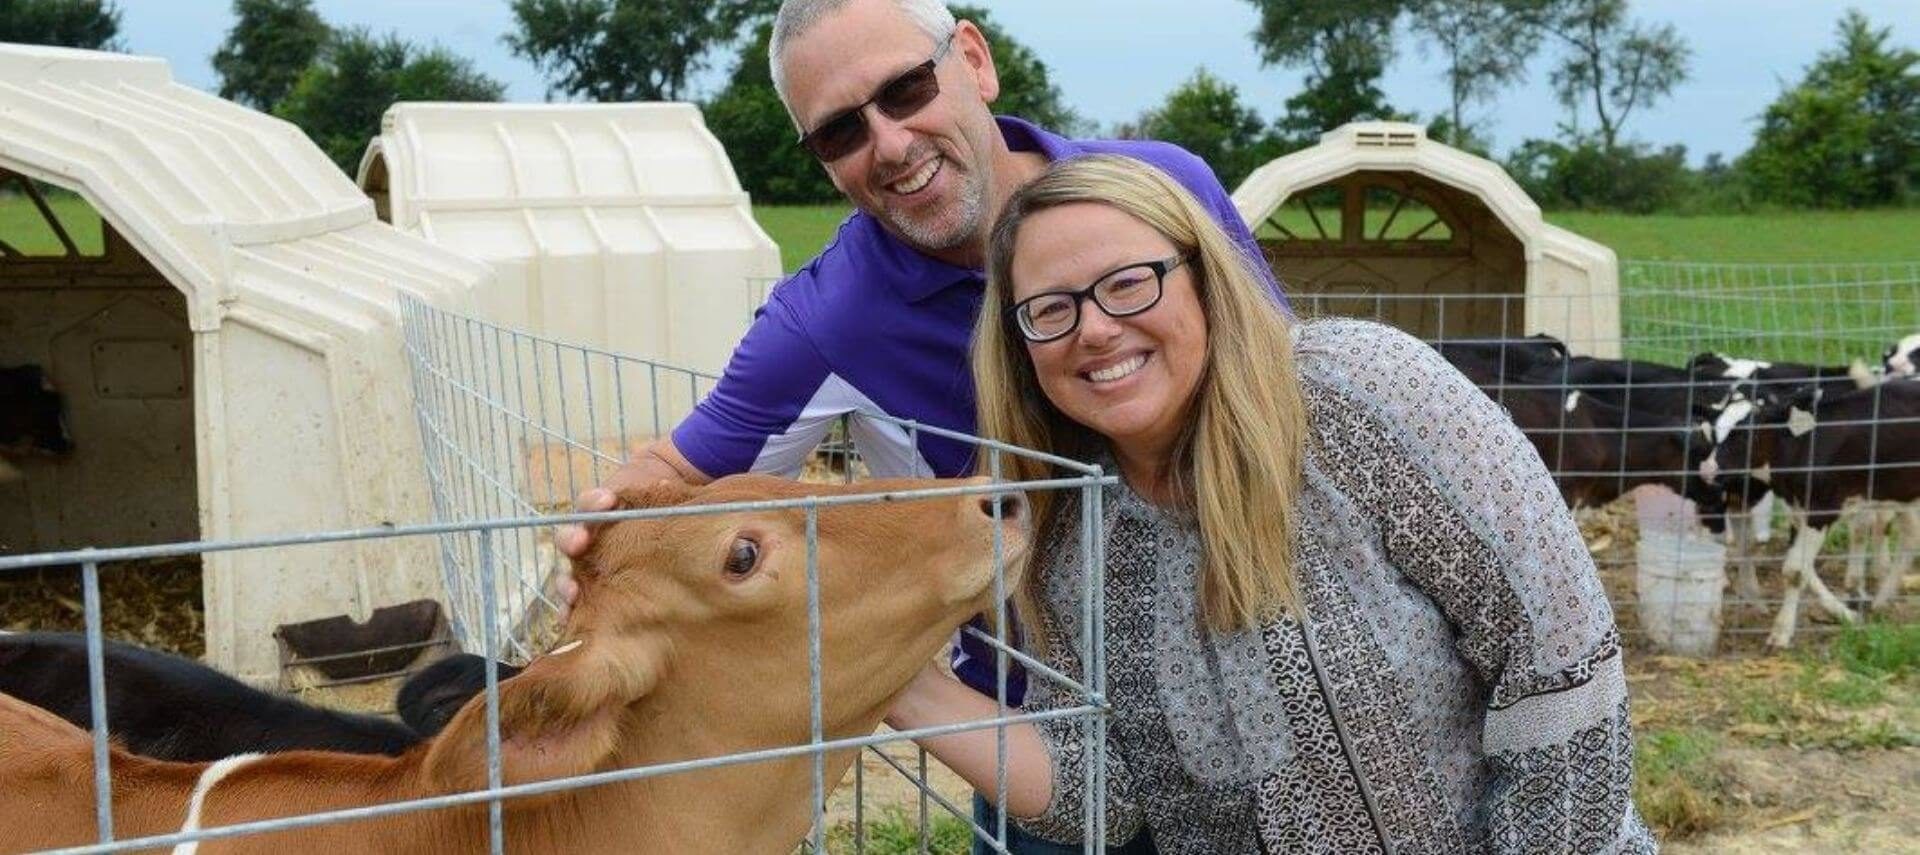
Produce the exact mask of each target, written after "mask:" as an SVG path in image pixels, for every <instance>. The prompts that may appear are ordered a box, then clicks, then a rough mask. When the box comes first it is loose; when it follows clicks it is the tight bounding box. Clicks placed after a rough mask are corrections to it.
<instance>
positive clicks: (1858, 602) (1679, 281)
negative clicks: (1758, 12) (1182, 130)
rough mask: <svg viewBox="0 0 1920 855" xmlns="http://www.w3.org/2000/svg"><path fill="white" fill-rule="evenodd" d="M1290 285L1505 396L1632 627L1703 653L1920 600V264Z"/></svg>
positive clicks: (1298, 305)
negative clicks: (1330, 289)
mask: <svg viewBox="0 0 1920 855" xmlns="http://www.w3.org/2000/svg"><path fill="white" fill-rule="evenodd" d="M1292 299H1293V303H1294V307H1295V310H1296V311H1297V312H1298V313H1299V314H1301V315H1302V316H1303V317H1309V318H1310V317H1316V316H1323V315H1350V316H1355V315H1357V316H1361V317H1370V318H1375V319H1378V320H1381V321H1383V322H1386V323H1391V324H1394V325H1396V326H1400V327H1402V328H1403V329H1407V330H1408V331H1410V332H1412V333H1414V334H1415V335H1418V336H1420V337H1421V338H1423V339H1425V340H1427V341H1428V342H1429V343H1431V344H1433V345H1434V346H1435V347H1436V348H1437V349H1439V350H1440V351H1441V353H1442V354H1443V355H1445V356H1446V357H1447V358H1448V359H1449V360H1450V361H1452V362H1453V363H1454V364H1455V365H1456V366H1457V367H1459V368H1460V369H1461V370H1462V371H1463V372H1464V373H1466V374H1467V375H1468V377H1469V378H1471V379H1472V380H1473V381H1474V382H1475V383H1476V384H1477V385H1479V386H1480V387H1481V388H1482V389H1484V390H1485V391H1486V392H1487V394H1488V395H1489V396H1490V397H1492V398H1494V399H1495V400H1496V401H1499V402H1500V403H1501V404H1502V405H1503V406H1505V407H1506V408H1507V410H1508V412H1509V413H1510V414H1511V415H1512V416H1513V418H1514V420H1515V422H1516V424H1518V425H1519V426H1520V427H1521V428H1522V430H1523V431H1524V432H1525V433H1526V434H1527V436H1528V438H1529V440H1531V441H1532V443H1533V445H1534V446H1535V448H1536V450H1537V451H1539V453H1540V455H1541V458H1542V460H1543V461H1544V462H1545V463H1546V465H1547V468H1548V469H1549V470H1551V471H1552V473H1553V475H1554V478H1555V482H1556V484H1557V485H1558V486H1559V488H1560V491H1561V494H1562V497H1563V499H1565V500H1566V502H1567V503H1568V504H1569V505H1570V506H1572V507H1574V508H1575V509H1576V510H1577V511H1578V516H1579V517H1580V519H1581V522H1582V527H1583V531H1584V532H1585V533H1586V535H1587V539H1588V545H1589V548H1590V549H1591V550H1592V552H1593V554H1594V558H1595V561H1596V564H1597V565H1598V567H1599V568H1600V570H1601V574H1602V578H1603V581H1604V582H1605V583H1606V586H1607V589H1608V592H1609V595H1610V597H1611V598H1612V599H1613V601H1614V604H1615V611H1616V614H1617V616H1618V619H1619V620H1620V622H1621V624H1622V629H1623V630H1624V631H1625V632H1626V633H1628V634H1629V635H1633V636H1639V637H1644V638H1648V639H1650V640H1652V641H1654V642H1655V643H1657V644H1659V645H1661V646H1664V647H1671V648H1675V649H1680V650H1685V651H1688V652H1696V653H1703V652H1707V651H1710V650H1712V649H1714V648H1715V647H1716V646H1717V641H1718V639H1719V638H1720V637H1722V636H1723V635H1724V636H1731V637H1733V638H1734V639H1736V640H1737V639H1740V638H1744V637H1757V636H1760V635H1767V636H1768V638H1769V640H1770V641H1771V642H1772V643H1773V644H1775V645H1785V644H1787V643H1790V641H1791V639H1792V637H1793V633H1794V632H1795V630H1796V629H1802V630H1803V629H1806V628H1809V627H1812V628H1816V629H1822V628H1827V627H1832V626H1837V625H1839V624H1842V623H1846V622H1852V621H1857V620H1861V619H1864V618H1867V617H1869V616H1872V615H1879V616H1882V617H1889V616H1890V618H1891V619H1895V620H1911V619H1912V615H1913V608H1912V607H1913V605H1914V602H1915V601H1914V595H1913V594H1912V593H1911V592H1909V591H1908V590H1907V589H1906V587H1905V586H1904V580H1905V578H1906V575H1907V571H1908V569H1909V568H1910V567H1911V565H1912V564H1913V562H1914V556H1915V552H1916V551H1920V512H1917V511H1916V507H1917V506H1916V505H1915V501H1916V499H1920V483H1917V482H1920V402H1917V401H1916V399H1917V398H1920V381H1916V380H1914V379H1912V378H1911V376H1910V375H1911V374H1912V371H1913V356H1912V355H1913V351H1914V350H1915V349H1916V348H1920V264H1867V265H1735V264H1720V265H1715V264H1682V263H1665V262H1629V263H1627V264H1625V265H1624V266H1623V271H1622V284H1621V287H1620V290H1619V291H1618V292H1617V293H1613V294H1586V293H1582V294H1484V293H1479V294H1421V293H1412V294H1406V293H1391V292H1387V291H1381V292H1379V293H1355V292H1353V291H1352V290H1348V291H1346V292H1343V293H1337V294H1313V293H1306V294H1302V293H1297V292H1296V293H1295V294H1293V295H1292ZM1612 306H1617V309H1614V308H1611V307H1612ZM1609 315H1611V317H1609ZM1610 326H1611V327H1612V328H1610ZM1543 330H1552V331H1554V332H1556V333H1558V335H1555V336H1547V335H1541V334H1540V333H1541V332H1542V331H1543ZM1594 354H1604V355H1606V356H1608V357H1621V358H1596V357H1595V356H1594ZM1628 495H1632V496H1634V497H1636V499H1637V501H1632V502H1619V501H1617V500H1619V499H1621V498H1622V497H1624V496H1628ZM1667 497H1671V499H1668V498H1667ZM1682 497H1684V499H1685V500H1686V501H1687V502H1690V503H1691V505H1690V506H1682V505H1680V502H1681V499H1682ZM1729 587H1730V588H1731V591H1729V590H1727V589H1728V588H1729ZM1803 593H1804V594H1805V595H1807V596H1809V597H1811V598H1812V601H1813V602H1814V603H1815V604H1816V608H1813V609H1811V613H1808V610H1803V609H1801V608H1800V602H1801V598H1802V594H1803Z"/></svg>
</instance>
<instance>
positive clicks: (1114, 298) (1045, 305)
mask: <svg viewBox="0 0 1920 855" xmlns="http://www.w3.org/2000/svg"><path fill="white" fill-rule="evenodd" d="M1185 263H1187V257H1186V256H1185V255H1176V256H1173V257H1172V258H1163V259H1160V260H1159V261H1146V262H1142V263H1140V264H1130V265H1127V266H1126V267H1122V268H1120V269H1118V270H1115V271H1113V272H1111V273H1108V274H1107V275H1105V276H1102V277H1100V281H1098V282H1095V283H1093V284H1092V285H1088V286H1087V287H1085V288H1081V289H1078V290H1075V291H1048V292H1047V293H1045V294H1035V295H1033V296H1031V297H1028V298H1027V299H1025V300H1021V301H1020V302H1018V303H1015V304H1013V306H1012V307H1010V308H1008V309H1007V310H1006V314H1007V316H1008V317H1010V318H1012V319H1013V322H1014V325H1015V326H1018V327H1019V328H1020V335H1021V336H1023V337H1025V338H1026V340H1027V341H1030V342H1034V343H1036V344H1038V343H1040V342H1046V341H1053V340H1054V339H1057V338H1060V337H1062V336H1065V335H1067V334H1068V333H1071V332H1073V331H1074V330H1077V329H1079V328H1080V303H1081V302H1082V301H1084V300H1086V299H1088V298H1092V299H1093V303H1094V305H1096V306H1099V307H1100V311H1103V312H1106V313H1107V316H1108V317H1112V318H1124V317H1128V316H1130V315H1137V314H1140V313H1141V312H1144V311H1146V310H1148V309H1151V308H1153V307H1154V306H1155V305H1156V304H1158V303H1159V302H1160V295H1161V294H1162V293H1163V292H1164V291H1165V290H1166V279H1167V272H1168V271H1171V270H1174V269H1176V268H1178V267H1179V266H1180V265H1182V264H1185Z"/></svg>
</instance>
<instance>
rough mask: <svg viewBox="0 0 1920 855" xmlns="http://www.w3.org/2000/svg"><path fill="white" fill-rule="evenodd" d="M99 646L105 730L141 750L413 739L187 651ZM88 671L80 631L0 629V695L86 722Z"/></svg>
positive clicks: (285, 747)
mask: <svg viewBox="0 0 1920 855" xmlns="http://www.w3.org/2000/svg"><path fill="white" fill-rule="evenodd" d="M103 652H104V659H103V662H104V664H105V666H106V675H105V677H106V691H107V723H108V727H107V732H108V734H109V735H111V736H112V737H113V738H114V739H115V740H116V741H118V742H119V743H120V744H121V746H122V747H124V748H126V749H127V751H129V752H131V753H133V754H138V755H140V756H142V757H152V758H157V759H161V760H187V761H210V760H219V759H221V758H224V757H230V756H233V755H235V754H243V753H247V752H262V753H264V752H274V751H292V750H297V749H303V748H311V749H325V750H330V751H346V752H350V753H354V754H392V755H397V754H400V753H403V752H405V751H406V750H407V749H409V748H412V747H413V746H414V745H416V744H418V743H419V742H420V737H419V736H418V735H416V734H415V733H414V732H413V730H412V729H411V728H409V727H407V726H406V725H403V724H400V723H399V722H395V721H392V720H389V719H384V718H380V717H377V716H370V715H353V714H350V713H342V712H335V711H333V710H325V709H320V708H318V707H314V706H311V705H308V704H303V703H301V702H299V701H296V700H293V699H292V698H287V697H282V696H278V695H271V694H268V693H266V692H262V691H260V690H258V689H255V688H253V687H252V686H248V685H246V684H245V683H242V682H240V681H239V680H235V679H234V678H232V677H229V676H227V675H225V674H222V673H220V672H219V671H216V670H214V669H212V668H209V667H207V666H206V665H202V664H201V663H199V662H195V661H192V660H190V659H183V658H181V657H178V656H170V655H167V654H165V653H158V652H155V651H152V650H142V649H140V648H138V647H134V646H133V645H130V644H121V643H119V642H113V641H109V642H107V643H106V645H105V649H104V651H103ZM87 678H88V674H87V639H86V636H84V635H75V634H70V633H21V634H17V635H0V694H5V695H9V696H12V697H13V698H16V699H19V700H22V701H26V702H27V703H30V704H33V705H35V706H39V707H41V708H43V709H46V710H47V711H49V712H52V713H54V714H55V715H58V716H60V717H61V718H63V719H66V720H67V721H69V722H72V723H74V724H76V725H79V726H80V727H87V726H89V725H90V724H91V723H92V720H93V713H92V707H91V706H90V704H89V700H90V697H91V696H90V694H89V692H88V680H87ZM428 688H430V687H428V686H426V685H423V686H422V687H421V688H420V689H419V690H417V691H422V692H424V691H426V690H427V689H428Z"/></svg>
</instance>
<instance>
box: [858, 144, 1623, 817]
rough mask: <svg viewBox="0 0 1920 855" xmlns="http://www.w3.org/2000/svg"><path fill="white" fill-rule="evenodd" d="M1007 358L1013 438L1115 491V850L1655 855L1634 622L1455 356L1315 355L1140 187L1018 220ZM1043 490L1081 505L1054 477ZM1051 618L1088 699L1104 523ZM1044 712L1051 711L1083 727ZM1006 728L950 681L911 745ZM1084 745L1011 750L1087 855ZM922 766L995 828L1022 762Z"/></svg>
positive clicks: (978, 370) (1053, 506)
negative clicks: (1087, 651)
mask: <svg viewBox="0 0 1920 855" xmlns="http://www.w3.org/2000/svg"><path fill="white" fill-rule="evenodd" d="M988 255H989V259H988V260H989V268H988V286H987V295H986V306H985V309H984V310H983V311H982V313H981V318H980V324H979V327H978V329H977V332H976V335H977V338H976V340H975V358H974V371H975V377H976V381H977V385H978V389H979V402H980V403H979V408H980V413H979V414H980V428H981V432H982V433H983V434H985V435H987V436H990V437H993V438H996V439H1002V440H1007V441H1010V442H1013V443H1016V444H1019V445H1023V446H1027V447H1030V448H1037V449H1042V450H1046V451H1051V452H1054V453H1056V454H1062V455H1067V456H1075V457H1081V458H1083V459H1093V460H1102V461H1106V462H1107V464H1108V466H1109V467H1110V468H1117V470H1118V472H1119V474H1120V476H1121V481H1122V483H1121V485H1120V486H1118V487H1117V488H1111V489H1110V490H1109V491H1108V493H1107V495H1106V497H1105V499H1104V501H1103V503H1102V504H1103V507H1104V519H1103V520H1102V521H1101V523H1100V524H1101V525H1102V526H1103V533H1104V537H1105V543H1106V551H1105V554H1106V567H1105V568H1104V570H1105V573H1104V575H1105V581H1104V584H1105V586H1106V587H1105V595H1106V599H1105V603H1106V647H1105V650H1106V655H1107V658H1108V662H1107V669H1108V670H1107V674H1108V677H1107V679H1108V692H1107V697H1108V700H1109V702H1110V703H1111V704H1112V707H1113V711H1112V715H1111V717H1110V718H1109V719H1108V728H1107V735H1106V739H1107V746H1106V747H1107V751H1106V760H1107V763H1108V767H1107V769H1106V774H1107V779H1108V782H1109V789H1108V793H1107V796H1106V816H1107V827H1106V836H1107V842H1109V843H1114V842H1118V841H1124V840H1127V839H1128V838H1129V837H1130V836H1131V835H1133V834H1134V833H1135V832H1136V831H1138V830H1139V829H1140V828H1141V827H1142V826H1143V825H1144V826H1145V827H1146V828H1148V829H1149V830H1150V832H1151V835H1152V838H1153V841H1154V844H1155V845H1156V846H1157V848H1158V850H1159V851H1160V852H1163V853H1203V852H1204V853H1224V852H1257V851H1264V852H1270V853H1281V852H1330V853H1331V852H1338V853H1349V852H1369V851H1372V852H1478V851H1501V852H1507V851H1527V852H1579V853H1588V852H1613V851H1633V852H1641V851H1652V850H1653V849H1654V844H1653V841H1652V838H1651V836H1650V835H1649V834H1648V832H1647V830H1646V828H1645V826H1644V825H1643V824H1642V823H1641V821H1640V819H1639V816H1638V815H1637V813H1636V812H1635V811H1634V808H1633V804H1632V798H1631V796H1632V792H1631V790H1632V777H1633V772H1632V768H1633V765H1632V736H1631V732H1630V730H1629V727H1628V722H1627V702H1626V682H1625V677H1624V673H1623V671H1622V669H1621V662H1620V642H1619V637H1618V634H1617V633H1616V631H1615V629H1614V624H1613V616H1612V613H1611V610H1610V609H1609V607H1608V605H1607V601H1606V598H1605V596H1604V594H1603V592H1602V590H1601V588H1600V583H1599V580H1598V578H1597V577H1596V575H1595V573H1594V569H1593V564H1592V561H1591V559H1590V557H1589V556H1588V554H1587V551H1586V548H1585V546H1584V544H1583V543H1582V541H1581V539H1580V536H1579V532H1578V530H1577V529H1576V528H1575V526H1574V523H1573V520H1572V518H1571V516H1570V515H1569V514H1568V513H1567V511H1566V509H1565V507H1564V506H1563V505H1561V504H1560V502H1559V499H1558V493H1556V492H1555V489H1554V485H1553V482H1552V480H1551V478H1550V477H1549V476H1548V474H1547V471H1546V468H1545V467H1544V466H1543V465H1542V464H1541V462H1540V459H1539V457H1538V455H1537V454H1535V452H1534V451H1533V450H1532V447H1531V446H1530V445H1528V443H1527V441H1526V440H1525V439H1524V438H1523V437H1522V436H1521V434H1520V432H1519V431H1518V430H1517V429H1516V428H1515V427H1514V426H1513V424H1512V423H1511V422H1510V421H1509V420H1508V418H1507V417H1506V415H1505V414H1504V413H1503V412H1502V411H1501V410H1500V409H1499V408H1498V407H1497V406H1496V405H1495V404H1494V403H1493V402H1492V401H1490V400H1488V399H1487V397H1486V396H1485V395H1483V394H1481V393H1480V391H1479V390H1478V389H1476V388H1474V387H1473V386H1472V385H1471V384H1470V383H1468V381H1467V380H1466V378H1464V377H1462V376H1460V374H1459V373H1458V372H1456V371H1455V370H1454V369H1453V368H1452V367H1451V366H1449V365H1448V364H1447V363H1446V362H1445V361H1444V360H1442V359H1441V358H1440V357H1439V356H1438V355H1437V354H1436V353H1435V352H1434V351H1433V350H1432V349H1431V348H1428V347H1427V346H1425V345H1423V344H1421V343H1420V342H1419V341H1417V340H1415V339H1412V338H1410V337H1408V336H1406V335H1405V334H1403V333H1400V332H1397V331H1395V330H1393V329H1391V328H1388V327H1384V326H1380V325H1378V324H1373V323H1367V322H1362V321H1355V320H1322V321H1312V322H1307V323H1302V324H1298V325H1295V324H1293V323H1292V322H1290V321H1289V320H1288V318H1287V317H1286V316H1285V314H1284V313H1283V312H1281V311H1280V310H1278V308H1277V307H1276V306H1274V304H1273V303H1272V300H1271V298H1270V297H1268V296H1267V294H1266V292H1265V291H1264V289H1262V288H1261V287H1260V286H1259V284H1258V282H1259V280H1258V279H1257V278H1256V277H1255V276H1254V275H1253V274H1252V272H1251V270H1250V269H1249V267H1248V264H1249V260H1248V259H1247V258H1246V257H1245V256H1244V254H1243V253H1241V252H1240V251H1239V250H1238V249H1236V248H1235V246H1234V245H1233V244H1232V243H1231V242H1229V241H1228V240H1227V239H1226V237H1225V236H1224V235H1223V234H1221V232H1220V231H1219V229H1218V228H1217V227H1216V226H1215V225H1214V224H1213V222H1212V220H1211V219H1210V218H1209V217H1208V216H1207V214H1206V212H1205V211H1204V210H1203V209H1201V208H1200V207H1199V205H1198V203H1196V202H1195V201H1194V200H1193V198H1192V197H1191V196H1189V195H1188V194H1187V193H1186V192H1185V191H1184V190H1182V189H1181V188H1180V187H1179V186H1178V185H1177V184H1176V183H1175V182H1173V181H1171V180H1169V179H1168V178H1167V177H1166V176H1165V175H1163V174H1160V173H1159V172H1157V171H1155V170H1153V169H1152V168H1151V167H1149V166H1145V165H1143V164H1140V163H1138V162H1135V161H1130V160H1125V159H1119V158H1103V157H1095V158H1083V159H1078V160H1072V161H1064V162H1061V163H1056V164H1054V165H1053V166H1052V167H1051V168H1050V169H1049V170H1048V172H1047V173H1046V174H1045V175H1044V176H1042V177H1041V178H1040V179H1039V180H1038V181H1035V182H1034V183H1032V184H1031V185H1029V186H1027V187H1026V188H1025V189H1024V190H1022V191H1020V192H1019V193H1018V194H1017V195H1015V196H1014V197H1013V199H1012V200H1010V201H1009V203H1008V205H1007V207H1006V209H1005V210H1004V211H1003V212H1002V213H1001V215H1000V218H999V220H998V221H997V223H996V225H995V228H994V231H993V234H992V238H991V244H990V247H989V252H988ZM1014 474H1017V475H1018V476H1019V477H1022V478H1037V477H1045V476H1047V475H1050V474H1051V473H1049V472H1046V471H1044V470H1043V469H1041V468H1040V466H1039V465H1038V464H1027V468H1025V469H1023V470H1021V471H1018V472H1017V473H1014ZM1034 498H1035V500H1036V501H1035V505H1036V513H1037V520H1038V521H1037V524H1038V525H1040V526H1042V527H1043V528H1042V529H1041V531H1042V532H1043V535H1042V536H1043V537H1044V538H1045V540H1044V541H1043V542H1044V543H1045V544H1046V546H1045V547H1044V548H1043V549H1040V550H1037V551H1036V553H1035V555H1034V557H1033V561H1034V566H1033V567H1032V568H1031V573H1030V575H1029V578H1030V579H1032V580H1034V584H1033V585H1030V586H1029V591H1028V595H1027V596H1028V597H1029V601H1028V602H1026V603H1024V604H1023V608H1022V612H1023V614H1024V615H1025V617H1026V620H1027V621H1028V623H1027V625H1029V626H1038V627H1040V628H1041V630H1042V631H1041V632H1039V633H1036V634H1037V635H1039V636H1040V638H1039V639H1038V641H1039V642H1041V643H1040V644H1039V645H1038V647H1039V648H1040V649H1041V650H1042V651H1043V652H1044V655H1045V656H1046V660H1047V661H1048V662H1049V663H1050V664H1051V665H1053V666H1054V667H1056V668H1058V669H1060V670H1062V671H1063V672H1065V673H1069V674H1075V673H1083V671H1082V669H1081V667H1080V665H1079V662H1078V657H1077V655H1076V651H1077V650H1079V649H1080V645H1079V633H1080V632H1081V625H1080V624H1081V619H1080V614H1081V611H1080V605H1079V603H1078V600H1079V593H1078V592H1079V590H1080V579H1079V577H1080V574H1081V572H1082V571H1081V560H1080V556H1079V554H1078V545H1079V539H1078V537H1077V533H1078V529H1079V520H1080V511H1079V508H1078V507H1077V505H1078V499H1077V496H1076V495H1075V494H1061V495H1058V496H1046V495H1042V496H1035V497H1034ZM1077 703H1079V701H1078V700H1077V699H1076V698H1074V697H1062V696H1060V695H1059V694H1057V693H1056V692H1054V691H1052V690H1051V689H1050V687H1049V685H1048V683H1047V681H1043V680H1035V681H1034V686H1033V689H1032V690H1031V695H1030V700H1029V703H1028V709H1029V710H1034V709H1045V708H1047V707H1064V706H1072V705H1075V704H1077ZM993 713H994V707H993V702H992V701H991V700H986V699H982V698H980V697H979V696H978V695H976V694H974V693H973V692H971V691H970V690H968V689H966V688H965V687H963V686H961V685H960V684H959V683H957V682H955V681H954V680H953V679H952V678H951V677H948V676H945V675H943V674H941V673H939V672H937V671H929V672H928V673H927V674H925V675H923V676H922V677H921V678H920V679H919V680H917V681H916V682H915V683H914V685H913V686H912V687H911V688H910V689H909V690H908V692H907V693H906V694H905V695H903V697H902V698H901V699H900V701H899V702H898V704H897V705H896V706H895V708H894V711H893V714H892V715H891V716H890V717H889V721H890V722H891V723H892V724H893V725H894V726H895V727H896V728H902V729H905V728H914V727H925V726H930V725H937V724H947V723H953V722H958V721H968V720H976V719H979V718H984V717H988V716H991V715H992V714H993ZM1083 730H1084V722H1082V721H1078V720H1073V719H1062V720H1050V721H1044V722H1040V723H1038V724H1022V725H1017V726H1013V727H1010V728H1009V729H1008V746H1007V757H1008V759H1007V769H1006V773H1005V780H1006V791H1005V793H1004V797H1005V799H1006V805H1007V810H1008V813H1009V814H1010V815H1011V816H1013V817H1014V818H1015V819H1016V821H1018V822H1019V823H1020V824H1021V826H1022V827H1024V828H1026V829H1028V830H1029V831H1032V832H1034V833H1036V834H1039V835H1040V836H1043V837H1046V838H1049V839H1056V840H1065V841H1071V840H1078V839H1080V836H1081V835H1082V829H1083V828H1084V825H1083V814H1082V811H1083V801H1084V799H1083V794H1082V792H1081V787H1082V782H1083V781H1084V780H1085V767H1084V763H1085V761H1086V758H1087V757H1088V756H1089V755H1088V753H1087V751H1086V741H1085V736H1084V734H1083ZM923 744H924V745H925V746H926V747H927V748H928V749H929V750H931V751H932V752H933V753H934V754H936V755H937V756H939V757H940V758H941V759H942V760H943V761H944V762H946V763H947V764H948V765H949V766H951V767H953V768H954V769H955V771H957V772H959V773H960V774H961V775H962V776H964V777H966V778H967V779H968V780H969V781H970V782H972V783H973V784H974V785H975V786H976V787H978V788H980V789H981V790H982V791H983V792H984V793H987V794H989V795H991V794H995V793H997V792H998V791H997V783H998V780H999V776H998V775H997V774H996V768H995V765H996V757H997V751H996V744H995V735H994V732H993V731H991V730H987V731H974V732H967V733H961V734H956V735H951V736H946V737H939V738H934V739H928V740H924V741H923Z"/></svg>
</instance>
